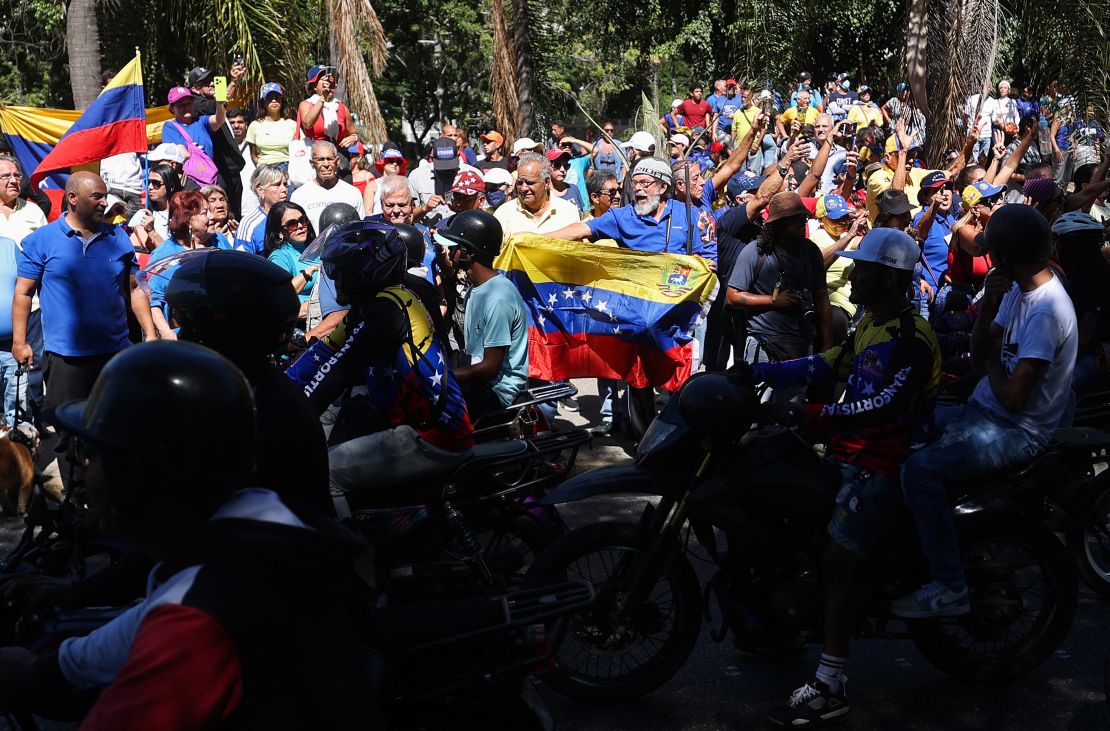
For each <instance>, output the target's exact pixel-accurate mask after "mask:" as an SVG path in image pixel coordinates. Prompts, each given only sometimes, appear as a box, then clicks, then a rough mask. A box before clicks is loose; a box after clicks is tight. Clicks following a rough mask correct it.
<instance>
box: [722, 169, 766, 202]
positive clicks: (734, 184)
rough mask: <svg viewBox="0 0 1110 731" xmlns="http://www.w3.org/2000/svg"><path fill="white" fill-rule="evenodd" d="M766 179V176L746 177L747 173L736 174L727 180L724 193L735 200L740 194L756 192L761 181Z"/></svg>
mask: <svg viewBox="0 0 1110 731" xmlns="http://www.w3.org/2000/svg"><path fill="white" fill-rule="evenodd" d="M766 179H767V176H766V175H759V176H756V175H748V174H747V173H737V174H736V175H733V176H732V177H731V178H729V179H728V184H726V185H725V193H727V194H728V197H729V198H731V199H735V198H736V196H738V195H740V194H742V193H748V192H750V191H753V190H757V189H758V188H759V186H761V185H763V181H764V180H766Z"/></svg>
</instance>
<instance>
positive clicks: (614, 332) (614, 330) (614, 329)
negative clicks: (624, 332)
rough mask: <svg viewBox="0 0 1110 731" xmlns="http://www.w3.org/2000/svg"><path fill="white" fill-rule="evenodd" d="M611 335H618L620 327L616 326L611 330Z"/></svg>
mask: <svg viewBox="0 0 1110 731" xmlns="http://www.w3.org/2000/svg"><path fill="white" fill-rule="evenodd" d="M613 334H614V335H620V334H621V326H620V325H617V326H615V327H614V328H613Z"/></svg>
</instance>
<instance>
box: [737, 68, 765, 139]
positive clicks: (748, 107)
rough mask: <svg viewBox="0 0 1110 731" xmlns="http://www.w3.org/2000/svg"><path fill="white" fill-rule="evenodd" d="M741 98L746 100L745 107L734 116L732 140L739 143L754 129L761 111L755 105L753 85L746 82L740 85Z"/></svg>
mask: <svg viewBox="0 0 1110 731" xmlns="http://www.w3.org/2000/svg"><path fill="white" fill-rule="evenodd" d="M740 96H742V97H743V98H744V106H743V107H741V108H740V110H739V111H737V112H736V113H734V114H733V115H732V139H733V141H734V142H737V143H738V142H739V141H740V140H742V139H744V136H745V135H747V134H748V130H749V129H751V128H752V123H753V122H755V118H756V117H758V116H759V112H760V111H761V110H760V108H759V107H758V106H756V105H755V103H754V99H755V93H754V92H753V91H752V87H751V84H749V83H748V82H746V81H745V82H743V83H741V84H740ZM758 143H759V140H756V144H757V145H758Z"/></svg>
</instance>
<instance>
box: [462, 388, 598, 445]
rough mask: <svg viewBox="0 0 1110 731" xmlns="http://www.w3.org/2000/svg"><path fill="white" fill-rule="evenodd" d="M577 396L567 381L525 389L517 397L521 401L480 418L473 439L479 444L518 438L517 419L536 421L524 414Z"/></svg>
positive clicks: (575, 390) (576, 391)
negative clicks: (499, 439) (541, 406)
mask: <svg viewBox="0 0 1110 731" xmlns="http://www.w3.org/2000/svg"><path fill="white" fill-rule="evenodd" d="M577 395H578V388H577V387H576V386H574V385H573V384H572V383H570V382H569V381H557V382H555V383H545V384H543V385H542V386H536V387H534V388H528V389H525V390H524V391H522V392H521V395H520V396H519V397H518V399H523V400H517V401H515V402H513V403H512V404H510V405H508V406H506V407H505V408H504V409H502V410H501V411H497V412H494V413H492V414H486V415H485V416H483V417H482V418H480V419H479V420H478V423H476V424H475V425H474V437H475V439H477V440H478V441H480V442H481V441H488V440H490V439H495V438H510V437H517V436H520V435H519V434H518V433H517V431H518V430H517V429H515V425H516V420H517V418H522V419H525V420H526V421H527V423H532V422H534V421H535V420H536V419H535V417H534V416H533V417H532V418H530V419H529V417H528V415H527V414H525V413H524V412H527V411H528V410H530V409H534V408H536V407H538V406H539V405H540V404H544V403H548V402H551V401H562V400H563V399H566V398H570V397H572V396H577Z"/></svg>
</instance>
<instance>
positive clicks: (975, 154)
mask: <svg viewBox="0 0 1110 731" xmlns="http://www.w3.org/2000/svg"><path fill="white" fill-rule="evenodd" d="M993 143H994V141H993V140H992V139H991V138H990V137H980V138H979V139H977V140H975V147H973V148H972V150H971V159H970V160H968V163H969V164H971V165H978V164H979V156H980V155H986V156H987V157H990V154H991V146H992V145H993Z"/></svg>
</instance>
